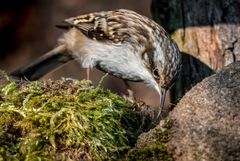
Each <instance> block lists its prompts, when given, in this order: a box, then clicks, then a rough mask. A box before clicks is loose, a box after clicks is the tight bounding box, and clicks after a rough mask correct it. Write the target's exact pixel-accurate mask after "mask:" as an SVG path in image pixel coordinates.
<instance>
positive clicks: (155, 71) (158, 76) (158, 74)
mask: <svg viewBox="0 0 240 161" xmlns="http://www.w3.org/2000/svg"><path fill="white" fill-rule="evenodd" d="M153 76H154V78H157V79H159V78H160V73H159V70H158V69H157V68H155V69H154V70H153Z"/></svg>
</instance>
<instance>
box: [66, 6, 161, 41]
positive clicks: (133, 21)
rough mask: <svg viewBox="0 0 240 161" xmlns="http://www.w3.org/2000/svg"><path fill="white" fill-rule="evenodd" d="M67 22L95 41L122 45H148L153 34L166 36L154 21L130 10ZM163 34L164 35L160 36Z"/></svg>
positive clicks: (94, 15)
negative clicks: (131, 43) (128, 43)
mask: <svg viewBox="0 0 240 161" xmlns="http://www.w3.org/2000/svg"><path fill="white" fill-rule="evenodd" d="M65 22H67V23H68V24H70V25H71V26H74V27H76V28H78V29H79V30H81V31H82V32H83V33H84V34H85V35H86V36H88V37H89V38H92V39H94V40H101V41H109V42H111V43H115V44H121V43H123V42H124V41H130V42H134V43H138V44H146V42H147V41H149V40H150V39H151V38H152V37H151V35H152V33H151V32H158V33H156V34H157V35H165V31H164V30H163V29H162V28H159V27H155V28H153V26H158V25H156V24H155V22H153V21H152V20H150V19H148V18H147V17H144V16H141V15H139V14H137V13H136V12H133V11H129V10H123V9H119V10H115V11H103V12H95V13H90V14H86V15H81V16H78V17H72V18H69V19H66V20H65ZM160 32H163V34H159V33H160Z"/></svg>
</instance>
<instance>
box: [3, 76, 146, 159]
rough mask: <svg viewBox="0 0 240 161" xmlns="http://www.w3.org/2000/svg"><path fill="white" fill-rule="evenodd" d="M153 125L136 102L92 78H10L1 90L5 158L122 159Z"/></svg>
mask: <svg viewBox="0 0 240 161" xmlns="http://www.w3.org/2000/svg"><path fill="white" fill-rule="evenodd" d="M149 124H150V123H149V120H148V119H146V118H145V117H142V116H140V115H139V114H138V113H137V112H136V104H134V103H130V102H128V101H126V100H125V99H123V98H122V97H120V96H118V95H116V94H113V93H111V92H110V91H108V90H103V89H101V88H100V87H99V86H97V87H93V86H91V82H89V81H75V80H74V81H73V80H66V79H63V80H60V81H55V82H52V81H47V82H38V81H37V82H28V83H24V84H21V85H19V84H16V83H15V82H13V81H11V80H10V81H9V83H8V84H7V85H6V86H5V87H4V88H2V89H1V92H0V129H1V131H0V160H31V161H32V160H80V159H84V160H117V159H119V158H122V157H123V156H124V155H125V154H126V153H127V152H128V151H129V149H130V148H131V147H132V146H134V143H135V142H136V139H137V136H138V135H139V134H140V133H142V132H144V131H146V130H148V129H149Z"/></svg>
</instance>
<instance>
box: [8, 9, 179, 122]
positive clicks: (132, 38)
mask: <svg viewBox="0 0 240 161" xmlns="http://www.w3.org/2000/svg"><path fill="white" fill-rule="evenodd" d="M65 22H66V25H65V26H60V27H61V28H65V29H66V30H67V31H66V32H65V33H64V34H63V36H61V38H60V39H59V45H58V47H56V48H55V49H53V50H51V51H50V52H48V53H46V54H45V55H43V56H42V57H40V58H39V59H37V60H36V61H34V62H33V63H31V64H29V65H27V66H24V67H22V68H20V69H18V70H16V71H14V72H13V73H12V75H14V76H18V77H25V78H27V79H29V80H36V79H38V78H40V77H42V76H43V75H44V74H46V73H48V72H49V71H50V70H52V69H54V68H56V67H58V66H60V65H62V64H65V63H67V62H69V61H71V60H74V59H75V60H77V61H78V62H79V64H80V65H81V67H82V68H93V67H96V68H97V69H99V70H101V71H104V72H106V73H109V74H111V75H113V76H116V77H118V78H121V79H123V80H128V81H135V82H144V83H145V84H146V85H147V86H149V87H152V88H154V89H155V90H156V91H157V92H158V94H159V95H160V110H159V113H158V116H157V118H158V117H159V115H160V113H161V111H162V108H163V106H164V100H165V94H166V90H167V89H169V88H170V87H171V85H172V84H173V82H174V80H175V79H176V78H177V75H178V74H179V71H180V69H181V56H180V52H179V49H178V47H177V45H176V43H175V42H174V41H172V40H171V38H170V37H169V35H168V34H167V33H166V32H165V30H164V29H163V28H162V27H161V26H160V25H158V24H157V23H155V22H154V21H153V20H151V19H149V18H147V17H145V16H142V15H139V14H137V13H136V12H134V11H130V10H125V9H118V10H114V11H102V12H95V13H90V14H85V15H81V16H78V17H72V18H68V19H66V20H65Z"/></svg>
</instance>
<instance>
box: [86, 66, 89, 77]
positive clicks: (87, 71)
mask: <svg viewBox="0 0 240 161" xmlns="http://www.w3.org/2000/svg"><path fill="white" fill-rule="evenodd" d="M86 74H87V80H90V68H87V69H86Z"/></svg>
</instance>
